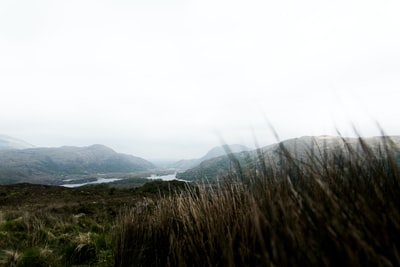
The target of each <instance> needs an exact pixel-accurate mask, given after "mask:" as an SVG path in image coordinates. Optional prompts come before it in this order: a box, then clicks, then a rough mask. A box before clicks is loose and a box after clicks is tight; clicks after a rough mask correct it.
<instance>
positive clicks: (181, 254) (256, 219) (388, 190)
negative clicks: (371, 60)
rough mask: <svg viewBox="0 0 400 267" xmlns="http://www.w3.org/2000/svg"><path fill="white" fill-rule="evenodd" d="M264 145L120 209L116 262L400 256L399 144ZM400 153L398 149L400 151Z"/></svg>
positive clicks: (339, 261) (385, 261)
mask: <svg viewBox="0 0 400 267" xmlns="http://www.w3.org/2000/svg"><path fill="white" fill-rule="evenodd" d="M280 151H281V158H280V160H279V161H278V163H273V162H272V160H271V159H267V158H265V157H264V156H263V153H262V151H261V150H260V151H259V155H258V162H255V163H254V162H253V164H252V166H253V167H252V168H243V169H240V170H239V171H236V172H233V173H232V174H230V175H229V177H227V179H226V181H229V182H224V181H222V182H220V183H218V184H217V185H214V186H209V185H206V184H203V185H200V186H199V190H198V191H196V192H195V191H193V190H187V191H186V192H184V193H180V194H177V195H175V196H169V197H166V198H163V199H161V200H159V201H158V202H157V203H156V205H155V206H154V207H153V208H151V209H150V208H149V209H147V210H140V211H138V210H130V211H127V212H126V213H124V214H123V215H121V216H120V218H119V220H118V223H117V225H116V229H115V233H116V237H115V251H114V253H115V264H116V266H400V238H399V237H400V211H399V207H400V184H399V181H400V180H399V178H400V175H399V169H398V162H396V159H397V160H398V159H399V158H398V154H395V153H393V151H394V147H393V144H392V143H391V142H390V140H385V142H383V144H382V145H381V146H379V147H378V148H376V147H373V148H372V147H369V146H368V145H367V144H366V143H365V142H364V141H363V139H361V138H360V139H359V142H358V144H357V145H356V146H353V145H348V144H346V142H344V146H343V148H342V149H336V150H326V149H324V148H313V149H311V148H310V151H309V153H308V157H306V158H304V157H302V158H299V157H297V156H296V155H294V154H293V153H291V152H290V151H289V150H288V149H286V148H285V147H281V150H280ZM396 157H397V158H396Z"/></svg>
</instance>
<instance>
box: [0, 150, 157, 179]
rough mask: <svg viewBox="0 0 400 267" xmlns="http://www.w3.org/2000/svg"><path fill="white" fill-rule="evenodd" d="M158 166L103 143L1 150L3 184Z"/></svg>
mask: <svg viewBox="0 0 400 267" xmlns="http://www.w3.org/2000/svg"><path fill="white" fill-rule="evenodd" d="M153 168H155V166H154V165H153V164H152V163H150V162H149V161H147V160H145V159H142V158H139V157H135V156H131V155H126V154H121V153H117V152H115V151H114V150H112V149H111V148H108V147H106V146H103V145H92V146H88V147H71V146H64V147H59V148H29V149H22V150H3V151H0V183H3V184H4V183H15V182H32V183H35V182H40V181H44V180H46V181H48V180H50V181H51V180H57V179H58V180H59V179H62V177H64V176H66V175H87V174H98V173H101V174H104V173H128V172H138V171H146V170H150V169H153Z"/></svg>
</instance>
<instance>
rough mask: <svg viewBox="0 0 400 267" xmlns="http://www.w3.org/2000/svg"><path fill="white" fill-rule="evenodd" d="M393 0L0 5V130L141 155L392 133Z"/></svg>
mask: <svg viewBox="0 0 400 267" xmlns="http://www.w3.org/2000/svg"><path fill="white" fill-rule="evenodd" d="M399 14H400V1H398V0H396V1H366V0H363V1H349V0H343V1H342V0H335V1H334V0H331V1H327V0H316V1H310V0H303V1H269V0H262V1H252V0H247V1H244V0H243V1H235V0H192V1H190V0H130V1H128V0H112V1H111V0H109V1H105V0H103V1H101V0H69V1H51V0H47V1H45V0H38V1H32V0H1V1H0V133H1V134H7V135H10V136H13V137H16V138H20V139H23V140H25V141H27V142H29V143H32V144H34V145H36V146H61V145H77V146H84V145H90V144H94V143H101V144H104V145H107V146H110V147H112V148H113V149H115V150H116V151H118V152H124V153H129V154H133V155H136V156H140V157H144V158H147V159H154V158H171V159H180V158H192V157H194V158H195V157H200V156H202V155H203V154H205V153H206V152H207V150H208V149H210V148H211V147H212V146H215V145H218V144H220V142H221V140H220V137H222V139H224V140H225V142H227V143H242V144H246V145H249V146H254V140H255V139H256V140H257V141H258V143H259V145H265V144H269V143H273V142H275V140H274V137H273V135H272V134H271V132H270V131H269V128H268V125H267V123H266V120H269V121H270V122H271V123H272V124H273V125H274V127H275V128H276V130H277V132H278V133H279V134H280V138H281V139H287V138H292V137H300V136H303V135H320V134H335V128H339V129H340V130H341V131H342V132H343V134H345V135H351V134H353V133H352V131H351V130H350V127H349V126H350V125H351V123H354V124H355V125H356V126H357V127H358V128H359V130H360V132H361V133H362V134H364V135H366V136H370V135H377V134H378V133H379V131H378V129H377V127H376V125H375V121H378V122H379V123H380V124H381V125H382V127H383V129H384V130H385V131H386V132H387V133H388V134H393V135H400V123H399V119H398V117H399V115H400V112H399V102H400V15H399Z"/></svg>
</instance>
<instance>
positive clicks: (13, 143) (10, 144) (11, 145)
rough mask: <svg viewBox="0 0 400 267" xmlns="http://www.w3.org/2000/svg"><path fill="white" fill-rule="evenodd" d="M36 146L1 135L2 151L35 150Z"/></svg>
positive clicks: (0, 148) (0, 144)
mask: <svg viewBox="0 0 400 267" xmlns="http://www.w3.org/2000/svg"><path fill="white" fill-rule="evenodd" d="M33 147H34V146H33V145H31V144H29V143H27V142H25V141H23V140H20V139H17V138H13V137H11V136H8V135H3V134H0V151H1V150H10V149H25V148H33Z"/></svg>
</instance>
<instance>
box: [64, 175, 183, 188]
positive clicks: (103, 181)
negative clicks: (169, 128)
mask: <svg viewBox="0 0 400 267" xmlns="http://www.w3.org/2000/svg"><path fill="white" fill-rule="evenodd" d="M145 178H146V179H149V180H163V181H172V180H178V181H183V182H186V181H185V180H181V179H177V178H176V173H173V174H167V175H156V174H152V175H150V176H148V177H145ZM119 180H122V178H97V180H95V181H90V182H87V183H79V184H71V183H69V184H62V185H61V186H64V187H70V188H72V187H80V186H84V185H90V184H106V183H111V182H114V181H119ZM69 181H71V179H68V180H65V181H64V182H69Z"/></svg>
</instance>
